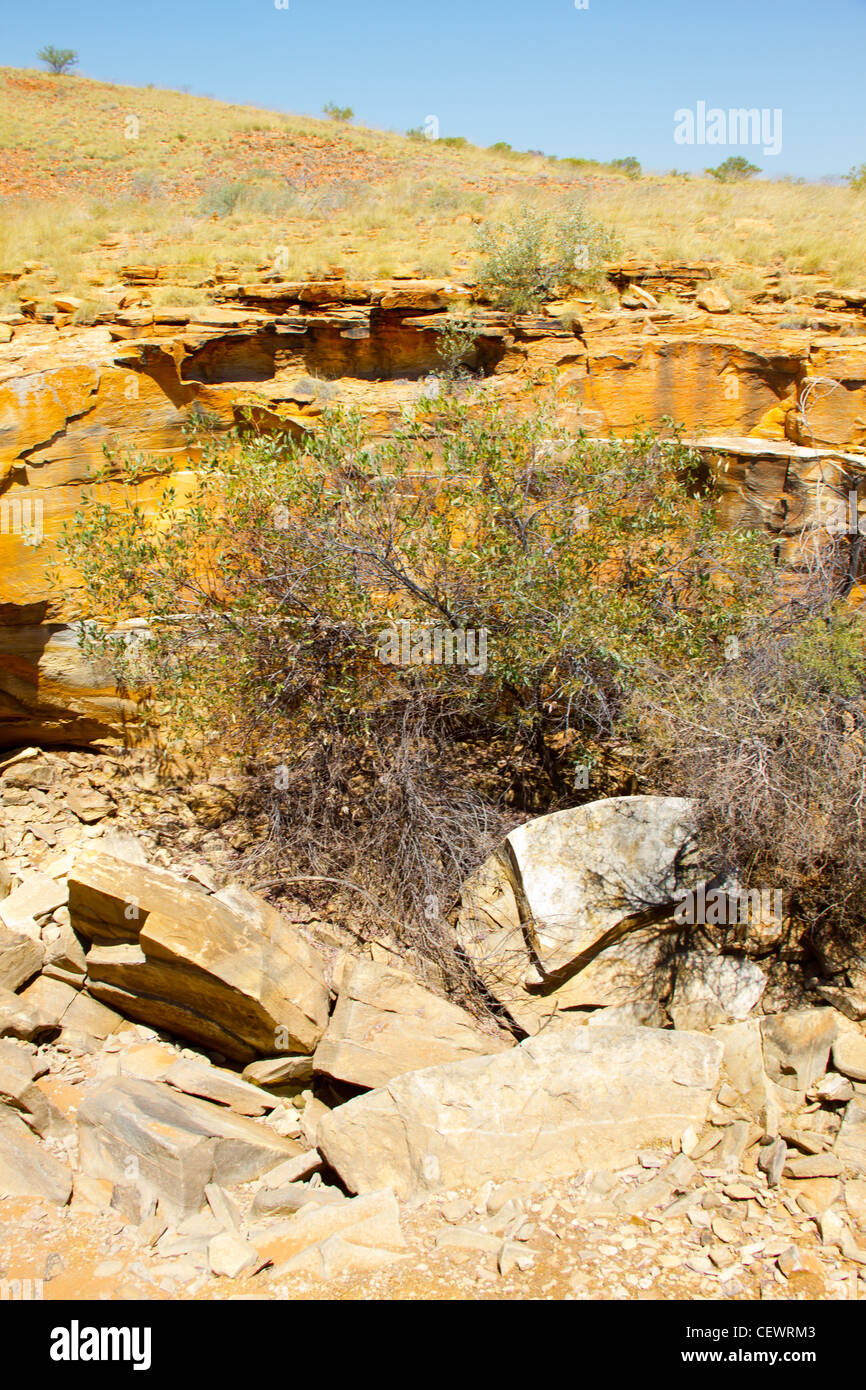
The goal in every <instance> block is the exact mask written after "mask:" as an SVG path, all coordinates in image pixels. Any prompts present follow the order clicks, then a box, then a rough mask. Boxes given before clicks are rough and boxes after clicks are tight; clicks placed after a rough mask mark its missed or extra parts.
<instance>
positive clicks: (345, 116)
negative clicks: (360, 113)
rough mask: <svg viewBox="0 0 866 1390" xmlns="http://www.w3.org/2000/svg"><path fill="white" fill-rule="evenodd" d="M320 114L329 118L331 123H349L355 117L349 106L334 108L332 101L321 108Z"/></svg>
mask: <svg viewBox="0 0 866 1390" xmlns="http://www.w3.org/2000/svg"><path fill="white" fill-rule="evenodd" d="M322 114H323V115H325V116H330V118H331V120H332V121H351V120H353V119H354V116H355V113H354V111H353V110H352V108H351V106H335V105H334V103H333V102H332V101H329V102H328V104H327V106H324V107H323V108H322Z"/></svg>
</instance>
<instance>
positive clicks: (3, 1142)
mask: <svg viewBox="0 0 866 1390" xmlns="http://www.w3.org/2000/svg"><path fill="white" fill-rule="evenodd" d="M71 1192H72V1173H71V1172H70V1171H69V1169H68V1168H67V1167H66V1165H65V1164H63V1163H61V1162H60V1161H59V1160H58V1159H56V1158H54V1157H53V1156H52V1155H51V1154H50V1153H48V1152H47V1151H46V1150H45V1149H44V1148H43V1147H42V1145H41V1144H40V1143H39V1141H38V1140H37V1139H34V1138H33V1135H32V1134H31V1133H30V1130H29V1129H28V1128H27V1125H26V1124H25V1123H24V1121H23V1120H22V1119H21V1117H20V1116H19V1115H17V1114H16V1113H15V1112H14V1111H13V1110H11V1109H9V1108H8V1107H7V1106H5V1105H0V1197H41V1198H43V1199H44V1200H45V1201H48V1202H55V1203H57V1205H58V1206H65V1205H66V1203H67V1202H68V1201H69V1197H70V1194H71Z"/></svg>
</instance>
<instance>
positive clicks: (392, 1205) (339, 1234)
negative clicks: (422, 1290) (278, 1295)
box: [262, 1189, 406, 1279]
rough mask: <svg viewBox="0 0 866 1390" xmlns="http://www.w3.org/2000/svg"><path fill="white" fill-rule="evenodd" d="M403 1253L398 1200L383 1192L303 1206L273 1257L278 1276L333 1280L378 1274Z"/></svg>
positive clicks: (274, 1251)
mask: <svg viewBox="0 0 866 1390" xmlns="http://www.w3.org/2000/svg"><path fill="white" fill-rule="evenodd" d="M405 1248H406V1238H405V1236H404V1235H403V1232H402V1229H401V1227H400V1212H399V1208H398V1205H397V1199H396V1197H395V1195H394V1193H393V1192H392V1191H390V1190H388V1189H384V1190H381V1191H373V1192H370V1193H367V1194H366V1195H364V1196H361V1197H355V1198H352V1199H351V1200H346V1201H342V1202H340V1201H337V1202H332V1203H329V1204H328V1205H327V1206H316V1207H313V1206H310V1205H308V1206H306V1207H304V1208H303V1209H302V1210H301V1211H299V1212H298V1213H297V1215H296V1216H294V1217H293V1218H292V1221H291V1225H290V1227H289V1228H288V1234H286V1235H285V1236H283V1237H282V1238H281V1239H280V1240H279V1243H278V1246H276V1247H275V1248H274V1249H273V1250H271V1251H270V1252H269V1253H270V1258H271V1259H273V1261H274V1263H275V1264H276V1265H277V1268H276V1269H275V1270H274V1275H275V1277H278V1278H279V1277H281V1276H285V1275H287V1274H312V1275H314V1276H316V1277H319V1278H323V1279H332V1278H335V1277H336V1276H338V1275H340V1274H348V1273H357V1272H361V1271H363V1270H365V1269H377V1268H379V1266H381V1265H382V1264H387V1263H390V1262H391V1261H393V1260H395V1259H399V1258H402V1257H404V1252H405ZM262 1253H264V1249H263V1252H262ZM278 1261H279V1263H278Z"/></svg>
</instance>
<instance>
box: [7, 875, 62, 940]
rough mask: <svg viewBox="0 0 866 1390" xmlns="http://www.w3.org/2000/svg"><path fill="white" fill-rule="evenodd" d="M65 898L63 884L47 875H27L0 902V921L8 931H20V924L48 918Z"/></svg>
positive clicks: (60, 905)
mask: <svg viewBox="0 0 866 1390" xmlns="http://www.w3.org/2000/svg"><path fill="white" fill-rule="evenodd" d="M67 898H68V890H67V887H66V884H65V883H63V882H61V881H58V880H57V879H54V878H50V877H49V875H48V874H41V873H33V874H28V875H27V877H26V878H25V879H24V881H23V883H21V884H19V886H18V887H17V888H16V889H14V891H13V892H11V893H10V894H9V896H8V898H3V899H2V900H0V921H2V922H3V924H4V925H5V926H6V927H8V929H9V931H13V932H14V931H17V930H20V924H21V923H22V922H27V921H28V920H32V921H38V920H39V918H40V917H50V916H51V913H52V912H54V911H55V910H56V909H57V908H58V907H62V906H63V904H64V903H65V902H66V900H67Z"/></svg>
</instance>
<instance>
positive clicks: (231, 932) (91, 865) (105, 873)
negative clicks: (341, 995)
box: [69, 853, 328, 1062]
mask: <svg viewBox="0 0 866 1390" xmlns="http://www.w3.org/2000/svg"><path fill="white" fill-rule="evenodd" d="M69 911H70V915H71V919H72V926H73V927H74V929H75V931H77V932H78V933H79V935H81V936H83V937H85V938H86V939H88V940H89V941H91V942H92V943H93V945H92V947H91V949H90V951H89V952H88V954H87V984H88V988H89V990H90V993H91V994H93V995H94V996H95V997H96V998H97V999H100V1000H102V1002H103V1003H105V1004H108V1005H110V1007H111V1008H113V1009H116V1010H117V1011H118V1012H119V1013H121V1014H123V1015H124V1016H125V1017H127V1018H133V1019H136V1020H137V1021H138V1022H142V1023H147V1024H150V1025H151V1026H153V1027H156V1028H164V1029H166V1030H167V1031H169V1032H171V1033H174V1034H176V1035H177V1036H178V1037H182V1038H187V1039H189V1041H191V1042H194V1043H198V1044H200V1045H202V1046H204V1047H210V1048H214V1049H217V1050H219V1051H220V1052H222V1053H223V1054H224V1055H225V1056H227V1057H230V1058H232V1059H233V1060H235V1061H239V1062H249V1061H252V1060H253V1059H254V1058H255V1057H257V1056H265V1057H269V1056H272V1055H273V1054H274V1053H275V1052H279V1051H286V1052H291V1053H312V1052H313V1051H314V1049H315V1047H316V1044H317V1043H318V1041H319V1039H320V1037H321V1036H322V1034H323V1032H324V1030H325V1026H326V1024H327V1020H328V989H327V985H326V984H325V978H324V973H323V970H322V963H321V961H320V959H319V957H318V955H317V954H316V952H315V951H314V950H313V948H312V947H311V946H310V945H308V943H307V942H306V941H305V940H304V939H303V937H302V936H300V934H299V933H298V932H297V931H296V930H295V929H294V928H293V927H292V926H290V925H289V924H288V923H287V922H284V921H283V919H282V918H281V917H280V915H279V913H278V912H276V911H275V909H274V908H272V907H271V906H270V905H269V904H268V903H266V902H264V901H263V900H261V899H258V898H255V897H254V896H253V895H252V894H244V895H243V898H242V899H239V900H238V902H233V903H232V905H231V906H230V905H229V903H228V902H225V901H221V900H220V899H219V898H217V897H211V896H209V895H208V894H207V893H205V892H204V891H203V890H201V889H198V888H197V887H196V886H195V885H193V884H190V883H187V882H186V881H184V880H182V879H179V878H176V877H175V876H174V875H172V874H169V873H166V872H165V871H164V870H160V869H154V868H145V867H142V866H141V865H137V864H131V863H128V862H124V861H121V860H119V859H110V858H108V857H107V856H105V855H101V854H98V853H96V854H92V855H89V856H87V857H86V858H81V859H79V860H78V862H77V863H76V865H75V867H74V868H73V870H72V873H71V874H70V878H69Z"/></svg>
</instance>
